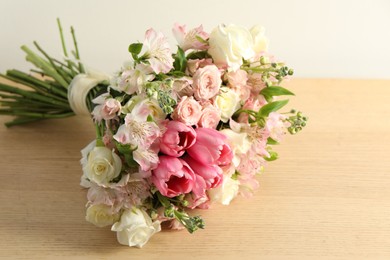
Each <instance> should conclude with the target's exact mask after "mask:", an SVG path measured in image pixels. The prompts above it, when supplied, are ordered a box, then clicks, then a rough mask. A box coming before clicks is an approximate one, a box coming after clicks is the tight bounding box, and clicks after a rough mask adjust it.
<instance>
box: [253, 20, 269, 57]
mask: <svg viewBox="0 0 390 260" xmlns="http://www.w3.org/2000/svg"><path fill="white" fill-rule="evenodd" d="M250 32H251V34H252V38H253V50H254V51H255V53H256V54H259V53H261V52H265V51H267V50H268V38H267V37H265V35H264V33H265V29H264V27H263V26H260V25H255V26H253V27H252V28H251V29H250Z"/></svg>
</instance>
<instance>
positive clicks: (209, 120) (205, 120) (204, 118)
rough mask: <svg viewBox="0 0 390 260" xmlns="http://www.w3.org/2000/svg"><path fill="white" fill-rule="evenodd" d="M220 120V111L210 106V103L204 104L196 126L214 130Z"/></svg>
mask: <svg viewBox="0 0 390 260" xmlns="http://www.w3.org/2000/svg"><path fill="white" fill-rule="evenodd" d="M220 120H221V111H219V109H218V108H216V107H215V106H213V105H211V104H210V103H208V104H206V105H205V106H204V107H203V109H202V113H201V115H200V118H199V121H198V124H197V126H198V127H204V128H214V129H215V128H216V127H217V126H218V124H219V121H220Z"/></svg>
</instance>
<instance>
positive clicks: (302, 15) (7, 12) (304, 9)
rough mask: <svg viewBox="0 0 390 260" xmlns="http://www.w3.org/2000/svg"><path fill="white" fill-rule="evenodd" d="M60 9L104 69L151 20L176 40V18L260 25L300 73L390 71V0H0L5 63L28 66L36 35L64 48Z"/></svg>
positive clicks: (0, 59)
mask: <svg viewBox="0 0 390 260" xmlns="http://www.w3.org/2000/svg"><path fill="white" fill-rule="evenodd" d="M56 17H60V18H61V20H62V23H63V26H64V27H65V29H66V31H67V32H68V27H69V26H70V25H73V26H74V27H75V28H76V33H77V35H78V40H79V46H80V50H81V55H82V58H83V60H84V62H85V63H87V64H89V65H90V66H92V67H94V68H98V69H100V70H103V71H106V72H107V73H111V72H113V71H115V70H117V69H118V68H119V67H120V66H121V65H122V63H123V61H125V60H127V59H128V58H129V55H128V52H127V47H128V45H129V43H132V42H135V41H141V42H142V41H143V37H144V32H145V30H146V29H148V28H150V27H153V28H155V29H156V30H159V31H162V32H164V33H165V34H166V35H167V36H168V37H169V38H170V39H171V43H172V47H173V46H174V43H175V42H174V38H173V35H172V34H171V27H172V25H173V24H174V23H175V22H179V23H182V24H187V25H188V27H190V28H191V27H194V26H197V25H199V24H203V25H204V27H205V29H206V30H207V31H211V29H212V28H214V27H215V26H216V25H217V24H219V23H226V24H229V23H235V24H239V25H243V26H247V27H251V26H252V25H254V24H261V25H263V26H264V27H265V28H266V33H267V35H268V37H269V39H270V43H271V45H270V52H271V53H272V54H274V55H275V56H276V57H278V58H279V59H281V60H284V61H286V63H287V64H288V65H290V66H291V67H293V68H294V69H295V72H296V74H295V75H296V76H297V77H331V78H388V79H390V65H389V61H390V29H389V27H390V0H367V1H364V0H355V1H354V0H345V1H342V0H338V1H337V0H326V1H318V0H317V1H310V0H297V1H288V0H286V1H281V0H272V1H271V0H221V1H217V0H214V1H212V0H193V1H186V0H160V1H157V0H156V1H152V0H137V1H133V0H131V1H130V0H127V1H125V0H111V1H102V0H100V1H99V0H95V1H93V0H61V1H58V0H39V1H32V0H0V37H1V41H0V71H1V72H4V71H5V70H6V69H9V68H18V69H28V68H29V66H28V65H27V64H26V62H25V61H24V55H23V53H22V52H21V50H20V49H19V46H20V45H22V44H29V45H30V46H32V41H33V40H37V41H38V42H39V43H40V44H41V45H42V46H43V47H44V48H45V49H46V50H47V51H48V52H50V53H54V54H55V55H56V56H60V55H61V48H60V41H59V37H58V33H57V27H56V26H57V25H56V20H55V19H56ZM67 36H70V34H68V35H67ZM68 40H69V43H70V42H71V41H70V40H71V38H70V37H68Z"/></svg>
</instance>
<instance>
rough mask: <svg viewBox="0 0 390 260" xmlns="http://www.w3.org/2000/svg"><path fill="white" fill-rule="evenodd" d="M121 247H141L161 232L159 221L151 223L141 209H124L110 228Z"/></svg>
mask: <svg viewBox="0 0 390 260" xmlns="http://www.w3.org/2000/svg"><path fill="white" fill-rule="evenodd" d="M111 230H112V231H116V232H117V238H118V242H119V243H121V244H122V245H128V246H136V247H139V248H141V247H143V246H144V245H145V244H146V243H147V242H148V241H149V239H150V238H151V236H153V235H154V234H155V233H157V232H159V231H160V230H161V226H160V221H154V222H153V221H152V219H151V218H150V217H149V215H148V214H147V213H146V212H145V211H144V210H142V209H138V208H133V209H126V210H125V211H124V212H123V213H122V216H121V218H120V221H118V222H116V223H115V224H114V225H113V226H112V228H111Z"/></svg>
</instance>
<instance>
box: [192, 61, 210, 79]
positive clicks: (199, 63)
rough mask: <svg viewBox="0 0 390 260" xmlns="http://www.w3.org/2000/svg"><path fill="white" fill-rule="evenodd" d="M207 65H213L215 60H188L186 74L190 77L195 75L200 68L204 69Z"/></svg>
mask: <svg viewBox="0 0 390 260" xmlns="http://www.w3.org/2000/svg"><path fill="white" fill-rule="evenodd" d="M207 65H213V60H212V59H201V60H198V59H194V60H188V61H187V69H186V73H187V74H189V75H194V74H195V72H196V71H197V70H198V69H199V68H203V67H205V66H207Z"/></svg>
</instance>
